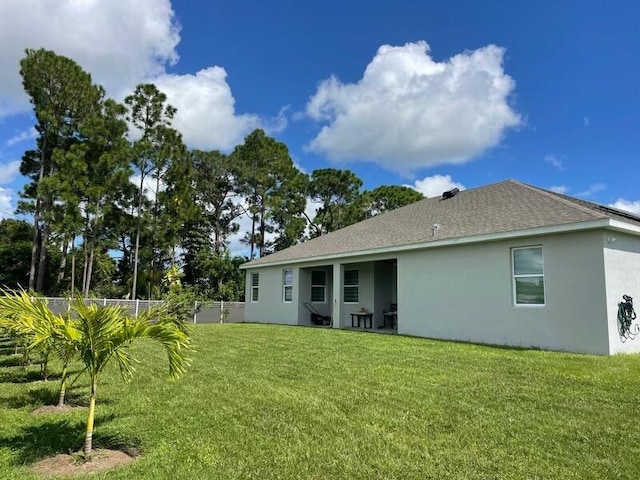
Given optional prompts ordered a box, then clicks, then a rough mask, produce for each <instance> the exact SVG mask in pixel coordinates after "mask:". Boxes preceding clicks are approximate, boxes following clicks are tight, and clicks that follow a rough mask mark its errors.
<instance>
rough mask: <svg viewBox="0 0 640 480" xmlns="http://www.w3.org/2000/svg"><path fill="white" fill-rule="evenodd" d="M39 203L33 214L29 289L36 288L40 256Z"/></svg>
mask: <svg viewBox="0 0 640 480" xmlns="http://www.w3.org/2000/svg"><path fill="white" fill-rule="evenodd" d="M38 210H39V205H38V201H37V200H36V211H35V213H34V214H33V226H34V228H33V245H32V246H31V266H30V267H29V291H34V290H35V289H36V258H38V243H39V242H38V241H39V238H40V235H39V234H40V230H39V229H40V225H38V224H39V223H40V222H39V218H38V217H39V215H38V213H39V211H38Z"/></svg>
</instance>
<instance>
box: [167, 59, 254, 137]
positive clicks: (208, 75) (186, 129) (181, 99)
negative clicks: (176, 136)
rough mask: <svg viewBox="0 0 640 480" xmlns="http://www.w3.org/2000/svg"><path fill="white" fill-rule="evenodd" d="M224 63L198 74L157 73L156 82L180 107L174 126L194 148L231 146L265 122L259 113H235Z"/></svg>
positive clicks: (169, 98) (171, 100)
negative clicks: (222, 65)
mask: <svg viewBox="0 0 640 480" xmlns="http://www.w3.org/2000/svg"><path fill="white" fill-rule="evenodd" d="M226 77H227V72H226V71H225V69H224V68H221V67H209V68H205V69H203V70H200V71H199V72H198V73H196V74H195V75H169V74H163V75H160V76H158V77H157V78H156V79H155V80H154V83H155V84H156V86H157V87H158V88H159V89H160V90H161V91H163V92H164V93H166V94H167V100H168V102H169V103H170V104H171V105H173V106H174V107H176V108H177V109H178V113H177V114H176V116H175V118H174V121H173V126H174V127H175V128H176V129H177V130H179V131H180V132H182V135H183V137H184V141H185V143H186V144H187V145H189V146H190V147H193V148H200V149H220V150H229V149H231V148H233V146H235V145H237V144H238V143H241V141H242V138H243V137H244V136H245V135H246V134H247V133H249V132H250V131H251V130H253V129H255V128H258V127H259V126H261V125H262V121H261V119H260V118H259V117H258V116H257V115H236V113H235V108H234V104H235V99H234V98H233V95H232V94H231V88H230V87H229V84H228V83H227V81H226Z"/></svg>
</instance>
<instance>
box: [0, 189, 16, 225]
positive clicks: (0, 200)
mask: <svg viewBox="0 0 640 480" xmlns="http://www.w3.org/2000/svg"><path fill="white" fill-rule="evenodd" d="M12 193H13V192H12V191H11V190H7V189H5V188H2V187H0V219H3V218H12V217H13V211H14V210H15V207H14V206H13V204H12V201H13V198H12Z"/></svg>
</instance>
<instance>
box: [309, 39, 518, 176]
mask: <svg viewBox="0 0 640 480" xmlns="http://www.w3.org/2000/svg"><path fill="white" fill-rule="evenodd" d="M429 51H430V47H429V45H428V44H427V43H426V42H417V43H408V44H406V45H404V46H401V47H395V46H390V45H383V46H381V47H380V48H379V49H378V52H377V54H376V56H375V57H374V58H373V60H372V61H371V62H370V63H369V65H368V66H367V68H366V70H365V72H364V75H363V77H362V79H361V80H359V81H358V82H357V83H350V84H344V83H342V82H341V81H340V80H339V79H338V78H337V77H335V76H333V77H331V78H329V79H327V80H325V81H323V82H321V83H320V85H319V86H318V89H317V92H316V93H315V94H314V95H313V96H312V97H311V99H310V100H309V102H308V103H307V106H306V114H307V115H308V116H309V117H311V118H312V119H314V120H317V121H319V122H326V123H327V125H325V126H324V127H323V128H322V129H321V131H320V133H319V134H318V135H317V136H316V138H314V139H313V140H312V141H311V143H310V144H309V145H308V146H307V147H308V148H309V149H310V150H312V151H314V152H317V153H322V154H326V155H327V156H328V157H329V158H330V159H333V160H364V161H372V162H376V163H378V164H380V165H382V166H383V167H385V168H387V169H389V170H393V171H398V172H401V173H405V174H406V173H408V172H411V171H413V170H415V169H418V168H422V167H431V166H434V165H439V164H456V163H464V162H467V161H469V160H471V159H473V158H474V157H476V156H478V155H479V154H481V153H482V152H483V151H485V150H486V149H488V148H491V147H493V146H495V145H497V144H499V143H500V141H501V140H502V137H503V135H504V133H505V131H506V130H508V129H509V128H513V127H516V126H518V125H520V124H521V122H522V119H521V117H520V115H518V114H517V113H516V112H515V111H514V110H513V109H512V107H511V106H510V104H509V98H510V96H511V94H512V93H513V91H514V88H515V82H514V81H513V79H512V78H511V77H510V76H508V75H507V74H506V73H505V72H504V69H503V56H504V52H505V51H504V49H502V48H500V47H497V46H495V45H489V46H486V47H483V48H480V49H477V50H474V51H469V52H464V53H460V54H458V55H455V56H454V57H452V58H450V59H449V60H447V61H443V62H437V61H435V60H434V59H433V58H432V57H431V56H430V54H429Z"/></svg>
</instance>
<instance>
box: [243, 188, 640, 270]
mask: <svg viewBox="0 0 640 480" xmlns="http://www.w3.org/2000/svg"><path fill="white" fill-rule="evenodd" d="M606 219H615V220H620V221H623V222H627V223H631V224H634V225H640V217H637V216H635V215H631V214H628V213H626V212H622V211H619V210H615V209H612V208H608V207H604V206H602V205H598V204H595V203H591V202H587V201H584V200H579V199H577V198H573V197H569V196H567V195H561V194H558V193H554V192H551V191H548V190H544V189H541V188H537V187H534V186H531V185H526V184H523V183H520V182H518V181H515V180H506V181H504V182H500V183H495V184H492V185H487V186H485V187H479V188H474V189H470V190H464V191H462V192H460V193H458V194H457V195H456V196H454V197H453V198H449V199H443V198H442V197H434V198H427V199H425V200H421V201H419V202H416V203H413V204H411V205H407V206H405V207H402V208H398V209H397V210H393V211H390V212H386V213H383V214H381V215H377V216H375V217H373V218H370V219H367V220H364V221H362V222H359V223H356V224H354V225H350V226H348V227H345V228H342V229H340V230H337V231H335V232H332V233H329V234H327V235H322V236H320V237H318V238H314V239H312V240H309V241H307V242H304V243H300V244H298V245H294V246H293V247H290V248H287V249H285V250H282V251H279V252H276V253H273V254H271V255H267V256H265V257H262V258H260V259H258V260H254V261H252V262H250V263H248V264H245V265H244V266H245V267H254V266H255V267H257V266H261V265H268V264H271V263H280V262H287V261H300V260H313V259H314V258H315V257H325V256H331V255H339V254H346V253H354V252H358V251H363V250H375V249H385V248H392V247H401V246H408V245H412V244H422V243H428V242H433V241H437V240H445V239H457V238H464V237H470V236H476V235H485V234H498V233H505V232H517V231H519V230H529V229H534V228H543V227H553V226H560V225H570V224H578V223H582V222H589V221H593V220H606ZM434 224H439V225H440V228H439V229H438V231H437V233H436V234H435V235H432V226H433V225H434Z"/></svg>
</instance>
